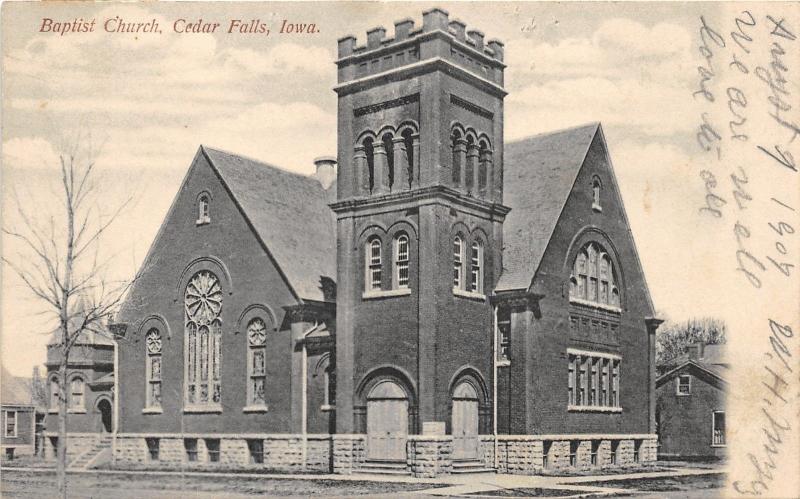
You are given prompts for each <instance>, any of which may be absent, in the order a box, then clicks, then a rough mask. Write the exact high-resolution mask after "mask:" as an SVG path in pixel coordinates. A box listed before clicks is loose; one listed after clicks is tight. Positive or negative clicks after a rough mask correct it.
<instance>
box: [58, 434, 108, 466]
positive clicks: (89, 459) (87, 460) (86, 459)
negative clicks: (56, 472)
mask: <svg viewBox="0 0 800 499" xmlns="http://www.w3.org/2000/svg"><path fill="white" fill-rule="evenodd" d="M111 441H112V439H111V438H110V437H103V438H101V439H100V440H98V441H97V442H95V443H94V444H92V446H91V447H89V448H88V449H87V450H86V451H84V452H82V453H81V454H79V455H78V456H77V457H76V458H75V459H73V460H72V461H70V463H69V465H67V468H70V469H80V470H84V469H88V468H90V467H91V465H93V464H96V463H97V461H98V458H99V457H100V455H101V454H103V453H104V451H107V450H108V452H106V454H109V455H110V449H111Z"/></svg>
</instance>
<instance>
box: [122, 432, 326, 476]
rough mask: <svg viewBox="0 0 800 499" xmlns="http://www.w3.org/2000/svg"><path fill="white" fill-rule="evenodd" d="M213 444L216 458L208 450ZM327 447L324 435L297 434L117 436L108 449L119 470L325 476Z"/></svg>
mask: <svg viewBox="0 0 800 499" xmlns="http://www.w3.org/2000/svg"><path fill="white" fill-rule="evenodd" d="M148 440H149V441H150V447H148ZM217 442H218V449H219V452H218V453H217V452H215V449H214V447H217ZM331 442H332V440H331V436H330V435H307V436H306V437H305V438H303V436H302V435H274V434H257V435H210V434H203V435H189V434H187V435H176V434H147V435H145V434H141V435H139V434H120V435H118V436H117V443H116V446H115V447H114V450H115V452H114V463H115V464H116V465H120V467H125V466H130V465H133V466H135V467H154V466H158V467H161V468H163V467H165V466H166V467H175V468H211V469H213V468H223V469H253V470H258V469H264V470H275V471H286V472H304V471H310V472H319V473H330V472H331V459H332V453H331ZM217 456H218V457H217Z"/></svg>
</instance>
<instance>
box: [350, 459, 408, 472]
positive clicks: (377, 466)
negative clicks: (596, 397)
mask: <svg viewBox="0 0 800 499" xmlns="http://www.w3.org/2000/svg"><path fill="white" fill-rule="evenodd" d="M353 472H354V473H369V474H378V475H408V474H409V472H408V468H407V467H406V463H404V462H402V461H367V462H365V463H364V464H362V465H361V467H360V468H359V469H357V470H354V471H353Z"/></svg>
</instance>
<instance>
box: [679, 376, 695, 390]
mask: <svg viewBox="0 0 800 499" xmlns="http://www.w3.org/2000/svg"><path fill="white" fill-rule="evenodd" d="M691 393H692V377H691V376H689V375H688V374H682V375H680V376H678V391H677V394H678V395H691Z"/></svg>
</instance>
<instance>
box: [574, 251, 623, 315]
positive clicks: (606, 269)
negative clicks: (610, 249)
mask: <svg viewBox="0 0 800 499" xmlns="http://www.w3.org/2000/svg"><path fill="white" fill-rule="evenodd" d="M570 298H574V299H578V300H585V301H589V302H593V303H600V304H603V305H610V306H612V307H619V290H618V289H617V284H616V274H615V272H614V266H613V264H612V263H611V258H610V257H609V255H608V253H607V252H606V251H605V249H604V248H603V247H602V246H600V245H599V244H597V243H594V242H592V243H588V244H587V245H586V246H584V247H583V248H582V249H581V250H580V251H579V252H578V255H577V256H576V257H575V263H574V265H573V269H572V275H571V276H570Z"/></svg>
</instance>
